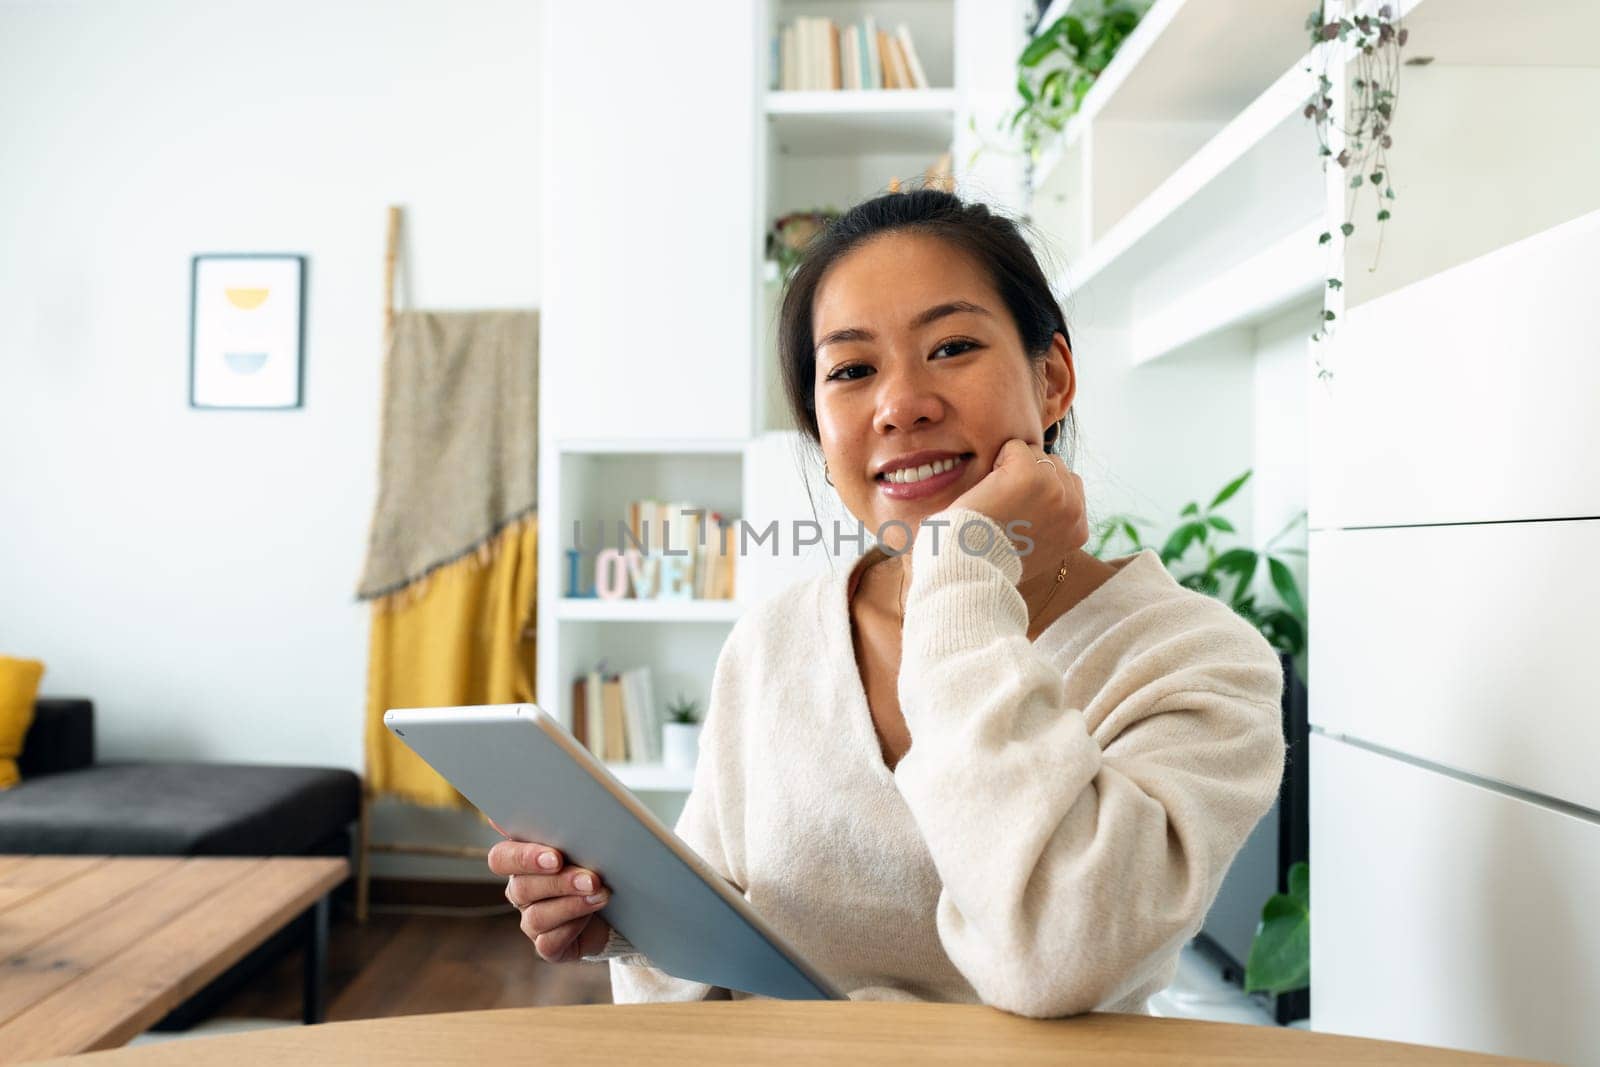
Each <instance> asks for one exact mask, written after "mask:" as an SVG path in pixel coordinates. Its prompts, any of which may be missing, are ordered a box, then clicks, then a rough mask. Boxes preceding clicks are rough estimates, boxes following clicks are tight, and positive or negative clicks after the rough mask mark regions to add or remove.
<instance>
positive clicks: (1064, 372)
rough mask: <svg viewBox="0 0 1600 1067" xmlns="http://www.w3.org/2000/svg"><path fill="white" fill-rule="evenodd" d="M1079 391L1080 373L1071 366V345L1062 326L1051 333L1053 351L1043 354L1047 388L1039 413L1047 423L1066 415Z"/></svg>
mask: <svg viewBox="0 0 1600 1067" xmlns="http://www.w3.org/2000/svg"><path fill="white" fill-rule="evenodd" d="M1077 394H1078V373H1077V371H1076V370H1075V369H1074V368H1073V366H1072V349H1071V348H1070V347H1068V345H1067V338H1066V336H1065V335H1064V334H1062V333H1061V332H1060V331H1059V330H1058V331H1056V332H1055V333H1054V334H1051V335H1050V351H1049V353H1048V354H1047V355H1046V356H1045V358H1044V390H1043V392H1042V393H1041V395H1040V397H1039V415H1040V418H1041V420H1042V422H1043V424H1044V425H1045V426H1049V425H1051V424H1052V423H1055V422H1059V421H1061V420H1062V419H1064V418H1066V415H1067V412H1068V410H1070V409H1071V407H1072V401H1073V398H1074V397H1076V396H1077Z"/></svg>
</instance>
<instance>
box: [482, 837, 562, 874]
mask: <svg viewBox="0 0 1600 1067" xmlns="http://www.w3.org/2000/svg"><path fill="white" fill-rule="evenodd" d="M564 862H566V860H565V858H564V857H563V856H562V855H561V852H560V851H559V850H558V849H554V848H551V847H550V846H549V845H541V844H539V843H538V842H537V841H498V842H496V843H495V845H494V847H493V848H491V849H489V870H491V871H493V872H494V873H495V874H501V875H509V874H533V873H535V872H539V871H542V872H544V873H546V874H553V873H555V872H556V871H559V870H560V869H561V865H562V864H563V863H564Z"/></svg>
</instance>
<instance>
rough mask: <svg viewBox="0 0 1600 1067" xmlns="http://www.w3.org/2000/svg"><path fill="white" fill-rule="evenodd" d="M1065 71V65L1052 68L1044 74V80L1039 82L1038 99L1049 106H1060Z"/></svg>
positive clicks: (1064, 82)
mask: <svg viewBox="0 0 1600 1067" xmlns="http://www.w3.org/2000/svg"><path fill="white" fill-rule="evenodd" d="M1066 84H1067V71H1066V68H1065V67H1061V68H1058V69H1056V70H1052V71H1051V72H1050V73H1049V74H1046V75H1045V76H1044V81H1043V82H1041V83H1040V84H1039V99H1041V100H1043V101H1044V102H1045V103H1046V104H1048V105H1049V106H1050V107H1060V106H1061V94H1062V91H1063V90H1064V89H1065V88H1066Z"/></svg>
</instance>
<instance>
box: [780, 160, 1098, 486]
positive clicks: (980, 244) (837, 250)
mask: <svg viewBox="0 0 1600 1067" xmlns="http://www.w3.org/2000/svg"><path fill="white" fill-rule="evenodd" d="M903 231H904V232H911V233H921V234H927V235H928V236H930V237H937V238H939V239H941V240H944V241H948V242H949V243H950V244H951V245H953V246H955V247H957V248H959V249H961V250H962V251H965V252H966V253H968V254H969V255H971V256H972V257H973V258H974V259H976V260H977V261H978V263H979V264H980V265H981V266H982V267H983V268H984V269H985V270H987V271H988V273H989V278H990V280H991V281H992V282H993V283H994V287H995V289H996V290H997V291H998V292H999V293H1000V298H1001V299H1002V300H1004V301H1005V305H1006V308H1007V310H1008V311H1010V313H1011V317H1012V319H1013V320H1015V322H1016V324H1017V333H1018V334H1020V335H1021V337H1022V349H1023V351H1024V352H1025V353H1026V354H1027V356H1028V358H1029V359H1031V360H1035V361H1043V359H1044V358H1045V356H1046V355H1047V354H1048V353H1049V351H1050V348H1051V343H1052V339H1053V338H1054V336H1055V335H1056V334H1058V333H1059V334H1061V336H1062V337H1063V338H1065V339H1066V341H1067V345H1068V347H1071V345H1072V337H1071V335H1070V334H1068V333H1067V320H1066V317H1065V316H1064V315H1063V314H1062V313H1061V305H1060V304H1059V303H1057V301H1056V298H1055V294H1054V293H1053V292H1051V289H1050V280H1049V278H1048V277H1046V275H1045V272H1044V270H1043V269H1041V267H1040V266H1039V261H1038V259H1037V258H1036V257H1035V256H1034V253H1033V249H1032V248H1031V247H1029V245H1028V242H1027V240H1026V238H1024V237H1023V236H1022V233H1021V231H1020V230H1019V229H1018V227H1017V224H1016V223H1015V222H1013V221H1012V220H1011V219H1009V218H1006V217H1005V216H1003V215H999V214H996V213H995V212H993V211H991V210H990V209H989V208H988V207H987V206H986V205H984V204H980V203H970V204H969V203H966V202H965V201H963V200H962V199H961V198H960V197H958V196H956V195H955V194H954V193H950V192H945V191H944V190H942V189H933V188H924V189H914V190H911V191H909V192H894V193H885V194H883V195H882V196H875V197H873V198H872V199H870V200H864V201H862V202H861V203H859V204H857V205H856V206H855V207H853V208H851V209H850V210H849V211H847V212H845V214H844V215H842V216H840V217H839V218H838V219H835V220H834V221H833V222H831V223H830V224H829V225H828V227H827V228H826V229H824V230H823V231H822V232H821V233H819V234H818V235H817V236H816V237H815V238H813V239H812V240H811V242H810V243H809V244H808V245H807V246H806V250H805V255H804V257H803V258H802V259H801V261H800V264H799V266H797V267H796V268H795V269H794V273H793V274H791V275H790V277H789V280H788V282H787V284H786V285H785V288H784V294H783V308H782V310H781V312H780V313H779V317H778V362H779V364H780V365H781V372H782V374H783V390H784V394H785V395H786V397H787V398H788V401H789V411H790V413H791V414H792V415H793V416H794V421H795V424H796V425H797V426H799V427H800V430H801V432H802V433H804V434H805V436H806V437H808V438H810V439H811V442H812V443H813V444H819V445H820V444H821V434H820V432H819V431H818V428H817V405H816V396H815V387H816V339H815V338H814V337H813V336H812V334H811V306H812V301H813V300H814V299H815V297H816V293H817V285H818V283H819V282H820V281H821V280H822V276H823V274H824V273H826V272H827V270H828V268H829V267H831V266H833V264H835V263H837V262H838V261H839V260H840V259H841V258H842V257H844V256H845V255H846V254H848V253H849V252H851V251H853V250H855V249H856V248H859V247H860V246H861V245H863V244H865V243H866V242H867V241H869V240H871V239H873V238H875V237H880V236H883V235H884V234H889V233H897V232H903ZM1056 428H1057V430H1058V432H1057V434H1056V436H1055V440H1054V442H1052V443H1050V444H1047V445H1046V446H1045V449H1046V451H1049V452H1056V453H1061V454H1063V455H1065V454H1066V449H1065V443H1066V438H1067V437H1068V436H1069V434H1070V435H1071V436H1072V437H1073V438H1074V442H1073V444H1074V447H1073V451H1074V452H1076V451H1077V448H1076V437H1077V422H1076V419H1074V417H1073V412H1071V411H1068V412H1067V414H1066V417H1065V418H1063V419H1062V420H1061V421H1060V423H1058V424H1057V427H1056Z"/></svg>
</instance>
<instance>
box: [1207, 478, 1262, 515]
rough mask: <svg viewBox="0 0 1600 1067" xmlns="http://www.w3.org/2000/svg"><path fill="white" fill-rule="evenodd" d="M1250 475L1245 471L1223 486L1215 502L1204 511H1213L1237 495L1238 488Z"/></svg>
mask: <svg viewBox="0 0 1600 1067" xmlns="http://www.w3.org/2000/svg"><path fill="white" fill-rule="evenodd" d="M1251 473H1252V472H1251V471H1245V472H1244V473H1243V474H1241V475H1239V477H1237V478H1235V479H1234V480H1233V481H1231V482H1229V483H1228V484H1227V485H1225V486H1223V487H1222V491H1221V492H1220V493H1218V494H1217V496H1216V499H1215V500H1213V501H1211V506H1210V507H1208V508H1206V510H1207V511H1215V510H1217V508H1219V507H1221V506H1222V505H1223V504H1226V503H1227V502H1228V500H1229V499H1230V498H1231V497H1232V496H1233V494H1235V493H1237V492H1238V491H1239V489H1240V487H1241V486H1243V485H1244V483H1245V482H1247V481H1249V480H1250V475H1251Z"/></svg>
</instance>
